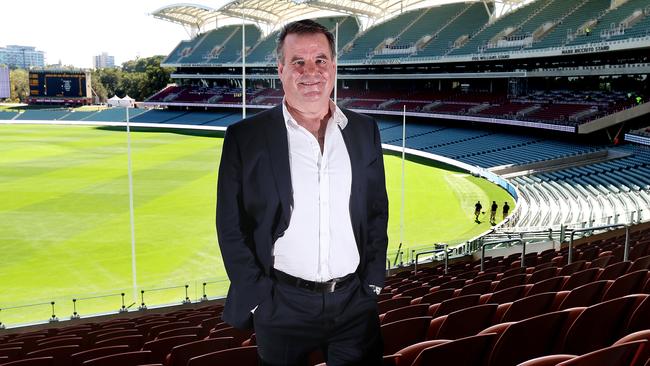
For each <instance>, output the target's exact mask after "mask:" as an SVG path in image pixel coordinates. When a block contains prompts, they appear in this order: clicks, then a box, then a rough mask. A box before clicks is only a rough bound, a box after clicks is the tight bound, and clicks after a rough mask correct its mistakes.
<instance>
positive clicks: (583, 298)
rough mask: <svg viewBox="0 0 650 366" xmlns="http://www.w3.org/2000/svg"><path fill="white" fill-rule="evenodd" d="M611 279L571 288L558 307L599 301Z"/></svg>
mask: <svg viewBox="0 0 650 366" xmlns="http://www.w3.org/2000/svg"><path fill="white" fill-rule="evenodd" d="M609 285H610V282H609V281H596V282H592V283H589V284H586V285H583V286H580V287H578V288H575V289H573V290H571V291H570V292H569V293H568V294H567V295H566V297H565V298H564V300H563V301H562V303H560V305H559V307H558V309H560V310H561V309H569V308H574V307H577V306H591V305H593V304H596V303H597V302H599V301H600V300H601V299H602V297H603V294H604V293H605V291H606V290H607V288H608V287H609Z"/></svg>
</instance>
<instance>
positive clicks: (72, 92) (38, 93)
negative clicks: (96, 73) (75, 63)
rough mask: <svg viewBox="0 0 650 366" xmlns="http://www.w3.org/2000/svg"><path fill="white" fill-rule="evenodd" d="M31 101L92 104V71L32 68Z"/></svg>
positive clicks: (30, 75)
mask: <svg viewBox="0 0 650 366" xmlns="http://www.w3.org/2000/svg"><path fill="white" fill-rule="evenodd" d="M28 100H29V102H30V103H35V104H62V103H63V104H90V102H91V101H92V93H91V88H90V72H87V71H83V70H32V71H30V72H29V99H28Z"/></svg>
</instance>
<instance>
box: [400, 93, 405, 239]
mask: <svg viewBox="0 0 650 366" xmlns="http://www.w3.org/2000/svg"><path fill="white" fill-rule="evenodd" d="M405 160H406V105H404V112H403V113H402V208H401V213H400V227H399V242H400V244H402V243H404V185H405V179H404V177H405V174H404V161H405Z"/></svg>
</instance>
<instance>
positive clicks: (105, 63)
mask: <svg viewBox="0 0 650 366" xmlns="http://www.w3.org/2000/svg"><path fill="white" fill-rule="evenodd" d="M93 67H94V68H95V69H103V68H106V67H115V57H114V56H110V55H109V54H108V53H106V52H102V54H101V55H97V56H94V57H93Z"/></svg>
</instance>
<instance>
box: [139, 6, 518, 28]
mask: <svg viewBox="0 0 650 366" xmlns="http://www.w3.org/2000/svg"><path fill="white" fill-rule="evenodd" d="M476 1H481V2H483V3H486V5H487V3H496V4H497V5H501V8H503V9H511V8H515V7H517V6H519V5H521V4H522V3H525V2H529V1H530V0H476ZM453 2H460V1H459V0H234V1H229V2H227V3H225V4H224V5H223V6H221V7H219V8H211V7H209V6H206V5H199V4H188V3H181V4H173V5H168V6H165V7H162V8H160V9H157V10H155V11H154V12H153V13H151V14H152V15H153V16H154V18H158V19H163V20H167V21H170V22H173V23H177V24H181V25H183V26H186V27H190V28H192V29H194V30H195V31H198V30H201V29H205V28H207V27H208V26H209V25H211V24H214V25H215V26H216V25H218V24H220V23H222V22H223V23H235V22H241V20H242V19H244V20H247V21H250V22H254V23H257V24H263V25H266V26H267V27H268V28H269V29H275V28H277V27H279V26H281V25H282V24H284V23H287V22H289V21H291V20H293V19H300V18H305V17H309V16H315V15H317V14H319V13H323V12H327V13H329V14H333V13H334V14H336V13H338V14H348V15H358V16H362V17H364V18H367V19H370V20H371V23H374V22H375V21H377V20H381V19H384V18H389V17H391V16H393V15H397V14H399V13H401V12H402V11H405V10H410V9H414V8H422V7H426V6H434V5H439V4H446V3H453ZM486 9H488V8H487V6H486ZM488 11H490V10H488ZM506 11H507V10H506ZM491 15H492V14H491Z"/></svg>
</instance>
